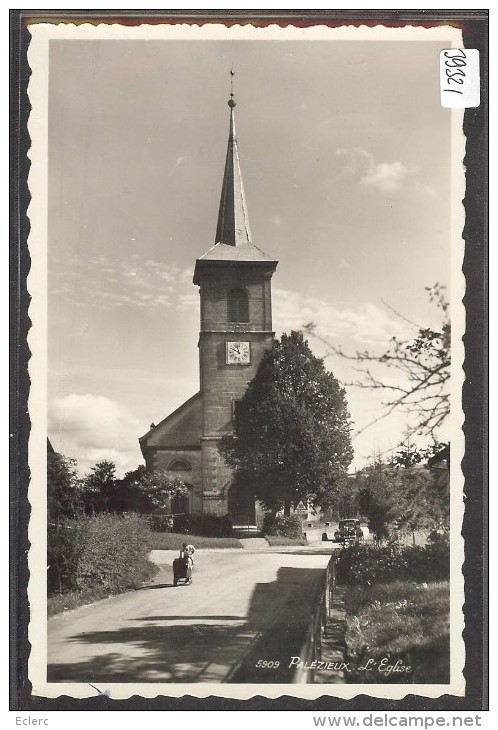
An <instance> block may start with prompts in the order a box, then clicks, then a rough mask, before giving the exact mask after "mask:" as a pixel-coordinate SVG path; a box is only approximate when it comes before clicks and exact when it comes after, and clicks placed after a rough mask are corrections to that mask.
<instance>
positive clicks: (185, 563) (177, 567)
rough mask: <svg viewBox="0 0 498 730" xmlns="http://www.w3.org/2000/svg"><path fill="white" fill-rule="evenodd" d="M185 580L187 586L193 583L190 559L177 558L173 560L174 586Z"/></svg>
mask: <svg viewBox="0 0 498 730" xmlns="http://www.w3.org/2000/svg"><path fill="white" fill-rule="evenodd" d="M180 580H183V581H184V582H185V585H186V586H189V585H190V584H191V583H192V565H191V561H190V559H189V558H186V557H185V558H176V559H175V560H173V585H174V586H177V585H178V582H179V581H180Z"/></svg>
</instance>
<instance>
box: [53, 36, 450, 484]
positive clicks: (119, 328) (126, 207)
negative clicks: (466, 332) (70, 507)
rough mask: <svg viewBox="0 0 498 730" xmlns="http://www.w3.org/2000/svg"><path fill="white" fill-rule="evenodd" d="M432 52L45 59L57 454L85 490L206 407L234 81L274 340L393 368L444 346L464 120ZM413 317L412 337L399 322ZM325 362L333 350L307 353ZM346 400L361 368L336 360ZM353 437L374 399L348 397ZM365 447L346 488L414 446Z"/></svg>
mask: <svg viewBox="0 0 498 730" xmlns="http://www.w3.org/2000/svg"><path fill="white" fill-rule="evenodd" d="M445 47H447V45H445V43H444V42H440V41H427V42H423V41H412V42H403V43H400V42H396V41H389V42H384V41H371V42H370V41H358V42H355V41H331V42H328V41H290V40H289V41H259V42H254V41H234V42H230V41H207V40H204V41H171V40H168V41H156V40H149V41H145V40H144V41H137V40H101V41H97V40H93V41H86V40H68V41H62V40H56V41H54V40H52V41H51V42H50V66H49V139H48V151H49V168H48V170H49V173H48V192H49V211H48V266H49V270H48V294H49V302H48V327H49V332H48V358H49V372H48V380H49V382H48V386H49V404H48V405H49V423H48V433H49V437H50V439H51V441H52V443H53V446H54V448H55V449H56V450H57V451H60V452H62V453H64V454H65V455H67V456H70V457H73V458H76V459H77V460H78V463H79V466H80V469H81V470H82V471H87V470H88V469H89V468H90V467H91V466H92V465H93V464H95V462H96V461H98V460H100V459H103V458H106V459H111V460H113V461H115V462H116V465H117V467H118V473H119V474H122V473H124V472H125V471H126V470H128V469H132V468H135V467H136V466H137V465H138V464H139V463H142V456H141V453H140V449H139V446H138V438H139V437H140V436H142V435H143V434H144V433H145V432H146V431H147V430H148V428H149V424H150V423H151V422H155V423H158V422H159V421H160V420H161V419H162V418H164V417H165V416H166V415H168V414H169V413H170V412H171V411H172V410H174V409H175V408H176V407H178V406H179V405H180V404H181V403H182V402H183V401H184V400H186V399H187V398H189V397H190V396H191V395H193V394H194V393H195V392H196V391H197V390H198V388H199V374H198V349H197V339H198V331H199V295H198V288H197V287H195V286H194V285H193V283H192V274H193V269H194V264H195V259H196V258H198V257H199V256H201V255H202V254H204V253H205V252H206V251H207V250H208V249H209V248H210V247H211V246H212V245H214V243H215V241H214V236H215V231H216V219H217V214H218V206H219V196H220V192H221V184H222V177H223V168H224V161H225V153H226V144H227V136H228V124H229V110H228V107H227V104H226V102H227V99H228V94H229V69H230V67H232V66H233V67H234V68H235V70H236V75H235V97H236V101H237V107H236V110H235V112H236V125H237V137H238V145H239V154H240V161H241V169H242V175H243V179H244V187H245V191H246V197H247V203H248V211H249V219H250V223H251V229H252V235H253V242H254V243H255V244H256V245H257V246H259V247H260V248H262V249H263V250H264V251H265V252H266V253H267V254H269V255H271V256H272V257H273V258H276V259H278V261H279V265H278V268H277V271H276V273H275V275H274V277H273V286H272V292H273V326H274V329H275V331H276V333H277V335H280V334H281V333H282V332H283V331H287V332H288V331H289V330H291V329H300V328H302V326H303V325H304V324H306V323H308V322H314V323H315V325H316V327H317V331H318V332H319V333H320V334H321V335H323V336H324V337H325V338H326V339H327V340H328V341H329V342H330V343H331V344H332V345H333V346H335V347H342V348H343V349H344V350H345V351H348V352H354V351H355V350H364V349H370V350H373V351H376V352H382V351H383V350H385V349H386V347H387V346H388V344H389V339H390V338H391V337H392V336H393V335H397V336H399V337H411V336H414V335H415V334H416V328H414V327H413V326H410V325H409V324H408V322H407V321H406V320H412V321H413V322H415V323H417V324H420V325H421V326H434V327H437V326H438V324H439V325H440V322H441V314H440V312H438V310H437V309H436V308H435V307H434V305H433V304H430V302H429V298H428V295H427V291H426V287H429V286H431V285H433V284H435V283H436V282H439V283H441V284H443V285H446V286H447V287H448V290H447V294H448V296H449V294H450V292H449V283H450V281H449V279H450V141H451V140H450V111H449V110H448V109H444V108H442V107H441V105H440V101H439V86H438V74H437V72H436V71H435V69H437V68H438V59H439V51H440V50H441V49H443V48H445ZM393 309H394V310H397V311H398V312H400V313H402V315H403V317H404V318H405V319H403V318H401V317H398V316H396V314H395V313H394V312H393ZM310 344H311V346H312V347H313V349H314V351H315V352H316V353H317V354H318V355H320V356H324V355H326V354H327V351H328V350H327V348H326V346H325V345H324V344H323V343H321V342H320V341H318V340H313V339H311V340H310ZM326 363H327V367H328V368H329V369H330V370H332V372H333V373H334V374H335V375H336V377H338V379H339V380H340V381H341V382H347V381H349V380H351V379H352V378H353V377H354V373H352V371H351V363H349V362H347V361H344V360H342V359H341V358H340V357H337V356H330V355H329V356H327V357H326ZM347 399H348V403H349V407H350V411H351V416H352V420H353V422H354V425H353V434H354V433H355V432H356V431H357V430H360V429H363V427H364V426H365V425H367V423H369V422H370V421H372V419H374V418H375V417H376V416H377V415H378V414H379V406H380V403H379V399H378V397H377V396H376V395H375V396H374V395H373V394H371V393H369V392H367V391H363V390H362V391H358V390H355V389H352V388H348V389H347ZM404 424H405V416H404V415H402V414H398V415H396V414H395V415H394V416H393V417H391V418H390V419H388V420H384V421H380V422H379V423H377V424H376V425H374V426H372V427H371V428H367V429H366V430H364V431H362V433H361V434H360V435H359V436H357V437H356V436H355V438H354V439H353V446H354V449H355V459H354V462H353V467H355V468H359V467H361V466H362V465H363V464H364V463H365V461H366V460H367V459H368V458H369V457H370V456H371V454H372V453H373V452H374V451H378V450H380V451H385V450H388V449H389V448H392V447H394V446H395V444H396V443H397V442H398V441H399V439H400V433H402V431H403V429H404Z"/></svg>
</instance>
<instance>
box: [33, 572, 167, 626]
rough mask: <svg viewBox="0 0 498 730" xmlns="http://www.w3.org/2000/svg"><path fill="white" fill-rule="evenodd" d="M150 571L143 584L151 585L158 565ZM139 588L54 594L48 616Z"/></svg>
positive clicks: (95, 589) (99, 589)
mask: <svg viewBox="0 0 498 730" xmlns="http://www.w3.org/2000/svg"><path fill="white" fill-rule="evenodd" d="M149 565H150V569H149V571H148V575H147V578H146V579H144V581H143V583H149V582H150V581H151V580H152V578H153V577H154V576H155V575H156V574H157V573H158V572H159V568H158V566H157V565H154V564H153V563H149ZM137 588H139V586H136V587H135V588H133V587H128V588H123V590H121V591H116V590H114V591H110V590H109V589H108V588H105V587H104V586H96V587H95V588H88V589H86V590H83V591H66V592H65V593H54V594H53V595H51V596H49V597H48V600H47V614H48V616H55V615H56V614H58V613H62V612H63V611H70V610H71V609H73V608H79V607H80V606H87V605H88V604H89V603H95V602H96V601H102V600H103V599H104V598H109V597H110V596H115V595H117V594H118V593H126V591H132V590H136V589H137Z"/></svg>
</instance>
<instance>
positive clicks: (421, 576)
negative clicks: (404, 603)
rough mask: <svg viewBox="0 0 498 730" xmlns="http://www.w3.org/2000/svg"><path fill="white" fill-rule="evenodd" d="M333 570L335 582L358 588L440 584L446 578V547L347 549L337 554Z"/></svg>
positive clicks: (448, 560)
mask: <svg viewBox="0 0 498 730" xmlns="http://www.w3.org/2000/svg"><path fill="white" fill-rule="evenodd" d="M336 570H337V573H336V574H337V578H338V580H342V581H344V582H347V583H356V584H358V585H373V584H374V583H378V582H386V581H393V580H412V581H416V582H422V581H429V580H431V581H432V580H443V579H445V578H448V577H449V570H450V553H449V543H444V542H443V541H441V542H438V543H433V544H429V545H427V546H426V547H419V546H415V547H403V546H400V545H397V544H396V543H389V544H387V545H385V546H375V545H349V546H348V547H345V548H343V549H342V550H341V551H340V552H339V554H338V556H337V559H336Z"/></svg>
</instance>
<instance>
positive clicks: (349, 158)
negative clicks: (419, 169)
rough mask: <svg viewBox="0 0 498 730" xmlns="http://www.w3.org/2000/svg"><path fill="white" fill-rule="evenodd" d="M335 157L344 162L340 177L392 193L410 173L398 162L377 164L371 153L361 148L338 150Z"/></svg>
mask: <svg viewBox="0 0 498 730" xmlns="http://www.w3.org/2000/svg"><path fill="white" fill-rule="evenodd" d="M336 155H337V156H338V157H341V158H342V159H343V160H344V161H345V164H344V167H343V168H342V171H341V173H340V177H351V178H355V179H358V181H359V183H360V185H363V186H365V187H367V188H371V189H377V190H380V191H381V192H382V193H392V192H395V191H396V190H399V189H400V188H401V187H402V185H403V183H404V182H405V180H406V178H407V177H408V176H409V175H410V174H411V171H410V170H409V169H408V168H407V167H406V166H405V165H403V163H402V162H400V161H399V160H395V161H394V162H377V161H376V160H375V158H374V156H373V154H372V153H371V152H368V151H367V150H364V149H363V148H361V147H355V148H353V149H342V148H341V149H338V150H336Z"/></svg>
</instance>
